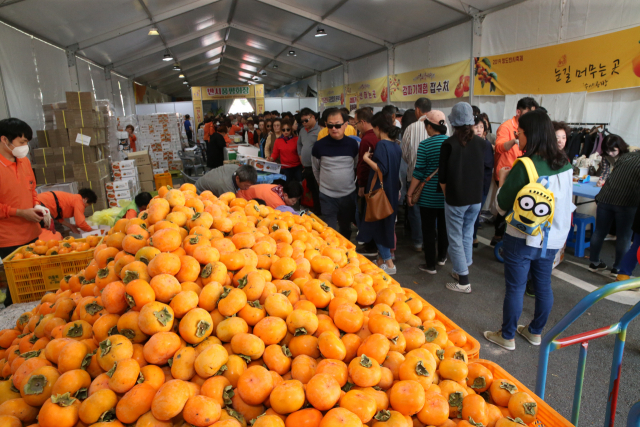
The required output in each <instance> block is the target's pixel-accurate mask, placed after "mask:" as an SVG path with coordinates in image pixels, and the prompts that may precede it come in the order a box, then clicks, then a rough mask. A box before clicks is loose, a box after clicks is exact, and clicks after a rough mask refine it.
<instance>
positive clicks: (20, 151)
mask: <svg viewBox="0 0 640 427" xmlns="http://www.w3.org/2000/svg"><path fill="white" fill-rule="evenodd" d="M7 148H9V146H8V145H7ZM11 154H13V155H14V157H16V158H18V159H22V158H24V157H27V154H29V144H26V145H23V146H22V147H14V148H13V150H11Z"/></svg>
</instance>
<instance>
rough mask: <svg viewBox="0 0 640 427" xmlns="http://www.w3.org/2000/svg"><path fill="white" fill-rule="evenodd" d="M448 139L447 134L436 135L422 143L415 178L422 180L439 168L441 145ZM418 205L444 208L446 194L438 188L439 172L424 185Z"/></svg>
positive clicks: (419, 147)
mask: <svg viewBox="0 0 640 427" xmlns="http://www.w3.org/2000/svg"><path fill="white" fill-rule="evenodd" d="M446 140H447V135H434V136H432V137H431V138H429V139H425V140H424V141H422V142H421V143H420V145H419V146H418V153H417V156H416V167H415V169H414V170H413V177H414V178H415V179H418V180H420V181H422V180H424V179H426V178H427V177H428V176H429V175H431V174H432V173H433V172H434V171H435V170H436V169H437V168H438V164H439V162H440V147H442V143H443V142H444V141H446ZM417 205H418V206H422V207H424V208H444V194H443V193H442V191H439V190H438V174H435V175H434V176H433V178H431V180H430V181H429V182H427V183H426V184H425V185H424V188H423V189H422V192H421V193H420V199H419V200H418V201H417Z"/></svg>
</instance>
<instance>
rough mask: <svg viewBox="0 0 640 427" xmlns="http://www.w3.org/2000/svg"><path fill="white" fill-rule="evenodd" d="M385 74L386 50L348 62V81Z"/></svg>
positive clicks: (374, 77) (373, 77)
mask: <svg viewBox="0 0 640 427" xmlns="http://www.w3.org/2000/svg"><path fill="white" fill-rule="evenodd" d="M386 75H387V52H380V53H377V54H375V55H371V56H367V57H365V58H362V59H358V60H356V61H352V62H350V63H349V83H355V82H361V81H363V80H371V79H377V78H380V77H384V76H386Z"/></svg>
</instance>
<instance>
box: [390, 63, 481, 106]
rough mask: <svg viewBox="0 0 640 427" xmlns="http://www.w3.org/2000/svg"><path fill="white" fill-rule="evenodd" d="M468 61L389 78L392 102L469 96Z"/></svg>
mask: <svg viewBox="0 0 640 427" xmlns="http://www.w3.org/2000/svg"><path fill="white" fill-rule="evenodd" d="M469 64H470V62H469V60H466V61H460V62H456V63H454V64H449V65H445V66H443V67H433V68H424V69H422V70H416V71H409V72H407V73H402V74H394V75H392V76H389V90H390V92H391V93H390V95H391V101H392V102H403V101H409V102H410V101H416V100H417V99H418V98H422V97H427V98H429V99H431V100H436V99H451V98H462V97H463V96H468V95H469Z"/></svg>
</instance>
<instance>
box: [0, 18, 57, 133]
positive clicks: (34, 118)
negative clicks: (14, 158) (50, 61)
mask: <svg viewBox="0 0 640 427" xmlns="http://www.w3.org/2000/svg"><path fill="white" fill-rule="evenodd" d="M0 40H2V43H0V64H1V66H2V80H3V83H4V89H5V93H6V97H7V103H8V105H9V115H10V116H11V117H18V118H20V119H22V120H24V121H25V122H27V123H28V124H29V126H31V128H32V129H34V130H36V129H43V126H44V115H43V113H42V92H41V91H40V85H39V83H38V73H37V69H36V63H35V60H36V59H35V57H34V54H33V45H32V40H33V39H32V37H30V36H28V35H27V34H25V33H23V32H20V31H17V30H14V29H13V28H11V27H9V26H7V25H3V24H0ZM64 71H65V72H66V73H68V72H67V71H66V69H65V70H64ZM51 72H54V71H53V70H52V71H51Z"/></svg>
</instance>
